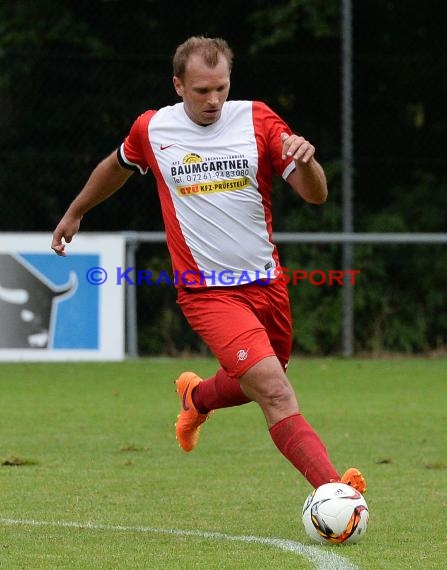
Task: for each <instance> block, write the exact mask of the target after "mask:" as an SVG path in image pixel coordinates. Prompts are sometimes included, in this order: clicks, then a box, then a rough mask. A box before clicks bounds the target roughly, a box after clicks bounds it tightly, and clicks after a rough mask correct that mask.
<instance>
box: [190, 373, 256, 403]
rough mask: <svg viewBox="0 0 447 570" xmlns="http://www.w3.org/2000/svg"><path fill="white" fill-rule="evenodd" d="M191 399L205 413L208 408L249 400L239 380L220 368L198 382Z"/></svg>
mask: <svg viewBox="0 0 447 570" xmlns="http://www.w3.org/2000/svg"><path fill="white" fill-rule="evenodd" d="M192 401H193V402H194V405H195V407H196V408H197V409H198V410H199V412H200V413H202V414H206V413H208V412H209V411H210V410H218V409H219V408H230V407H232V406H241V405H242V404H247V403H248V402H251V400H250V398H247V396H246V395H245V394H244V393H243V392H242V390H241V386H240V384H239V381H238V380H237V379H236V378H232V377H231V376H228V374H227V373H226V372H225V370H223V369H222V368H221V369H220V370H218V371H217V373H216V375H215V376H212V377H211V378H208V379H207V380H204V381H203V382H200V384H198V385H197V386H196V387H195V388H194V390H193V393H192Z"/></svg>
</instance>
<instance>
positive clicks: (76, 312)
mask: <svg viewBox="0 0 447 570" xmlns="http://www.w3.org/2000/svg"><path fill="white" fill-rule="evenodd" d="M51 239H52V236H51V234H50V233H48V234H47V233H0V361H1V360H2V361H20V360H31V361H51V360H58V361H64V360H71V361H73V360H122V359H123V358H124V287H125V285H121V284H117V281H116V279H114V278H113V275H110V278H109V276H108V272H107V269H106V268H114V267H115V268H116V267H122V266H123V265H124V262H125V240H124V237H123V236H121V235H119V234H105V233H87V232H84V233H80V234H78V235H77V236H75V238H74V239H73V241H72V243H71V244H69V245H68V246H67V248H66V249H67V256H65V257H59V256H57V255H56V254H55V253H54V252H53V251H52V250H51V249H50V244H51ZM109 272H110V270H109Z"/></svg>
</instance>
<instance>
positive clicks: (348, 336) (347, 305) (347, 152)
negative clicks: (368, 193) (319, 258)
mask: <svg viewBox="0 0 447 570" xmlns="http://www.w3.org/2000/svg"><path fill="white" fill-rule="evenodd" d="M341 4H342V18H341V27H342V29H341V37H342V54H341V55H342V98H341V99H342V110H341V120H342V141H341V143H342V174H341V176H342V182H341V184H342V202H343V204H342V215H343V232H345V233H349V234H350V233H352V231H353V212H352V195H353V143H352V133H353V120H352V115H353V104H352V0H342V2H341ZM342 247H343V254H342V257H343V260H342V261H343V263H342V265H343V267H342V268H343V271H346V270H347V269H353V267H352V263H353V245H352V244H350V243H343V246H342ZM342 327H343V328H342V352H343V355H344V356H352V354H353V352H354V347H353V344H354V343H353V338H354V309H353V289H352V286H351V284H350V283H344V286H343V323H342Z"/></svg>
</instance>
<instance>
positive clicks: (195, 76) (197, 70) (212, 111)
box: [174, 54, 230, 125]
mask: <svg viewBox="0 0 447 570" xmlns="http://www.w3.org/2000/svg"><path fill="white" fill-rule="evenodd" d="M174 87H175V90H176V91H177V94H178V95H179V96H180V97H181V98H182V99H183V103H184V105H185V111H186V114H187V115H188V117H189V118H190V119H191V121H194V123H197V124H198V125H211V124H212V123H215V122H216V121H217V120H218V119H219V118H220V114H221V112H222V105H223V104H224V103H225V101H226V99H227V97H228V92H229V90H230V70H229V67H228V62H227V60H226V59H225V57H224V56H220V59H219V61H218V63H217V65H216V66H215V67H208V66H207V65H206V63H205V62H204V61H203V59H202V57H201V56H200V55H198V54H193V55H191V56H190V57H189V59H188V63H187V65H186V69H185V73H184V76H183V78H182V79H180V78H179V77H174Z"/></svg>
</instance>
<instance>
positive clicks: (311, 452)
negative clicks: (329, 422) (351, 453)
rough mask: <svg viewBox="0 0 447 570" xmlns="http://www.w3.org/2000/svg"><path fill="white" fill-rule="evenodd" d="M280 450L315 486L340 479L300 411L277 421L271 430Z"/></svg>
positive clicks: (324, 449)
mask: <svg viewBox="0 0 447 570" xmlns="http://www.w3.org/2000/svg"><path fill="white" fill-rule="evenodd" d="M269 432H270V436H271V438H272V440H273V442H274V443H275V445H276V447H277V448H278V449H279V451H280V452H281V453H282V454H283V455H284V456H285V457H286V458H287V459H288V460H289V461H290V462H291V463H292V464H293V465H294V466H295V467H296V468H297V469H298V471H300V472H301V473H302V474H303V475H304V477H305V478H306V479H307V480H308V481H309V483H310V484H311V485H312V486H313V487H315V488H317V487H319V486H320V485H323V484H324V483H329V482H330V481H331V480H335V481H340V476H339V474H338V473H337V471H336V470H335V467H334V466H333V465H332V463H331V461H330V459H329V457H328V454H327V452H326V448H325V447H324V445H323V442H322V441H321V440H320V438H319V437H318V435H317V434H316V433H315V431H314V429H313V428H312V427H311V426H310V425H309V424H308V423H307V421H306V420H305V419H304V418H303V416H302V415H301V414H294V415H292V416H289V417H287V418H284V419H283V420H280V421H279V422H277V423H276V424H275V425H273V426H272V427H271V428H270V429H269Z"/></svg>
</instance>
